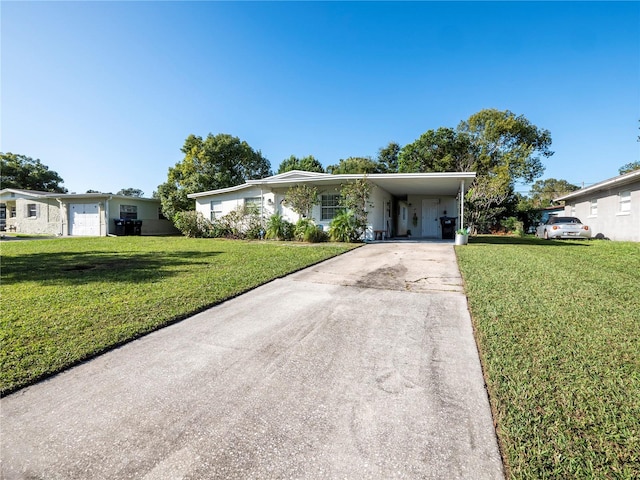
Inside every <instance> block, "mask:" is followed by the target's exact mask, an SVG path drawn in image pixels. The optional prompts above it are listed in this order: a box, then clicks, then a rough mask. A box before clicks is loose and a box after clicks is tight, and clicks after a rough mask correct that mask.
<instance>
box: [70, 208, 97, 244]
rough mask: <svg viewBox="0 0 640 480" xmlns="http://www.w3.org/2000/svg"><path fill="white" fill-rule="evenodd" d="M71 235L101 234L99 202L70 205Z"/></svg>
mask: <svg viewBox="0 0 640 480" xmlns="http://www.w3.org/2000/svg"><path fill="white" fill-rule="evenodd" d="M69 224H70V226H71V229H70V231H69V235H73V236H95V237H98V236H100V207H99V206H98V204H97V203H72V204H70V205H69Z"/></svg>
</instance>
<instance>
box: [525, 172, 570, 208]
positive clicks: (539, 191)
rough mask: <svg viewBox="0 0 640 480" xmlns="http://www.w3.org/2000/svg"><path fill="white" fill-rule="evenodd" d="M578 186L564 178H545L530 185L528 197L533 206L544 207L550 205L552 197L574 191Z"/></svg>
mask: <svg viewBox="0 0 640 480" xmlns="http://www.w3.org/2000/svg"><path fill="white" fill-rule="evenodd" d="M579 188H580V187H578V186H576V185H573V184H571V183H569V182H567V181H566V180H556V179H555V178H547V179H545V180H538V181H536V183H534V184H533V185H532V186H531V190H530V191H529V197H531V201H532V205H533V207H534V208H545V207H549V206H551V202H552V201H553V199H554V198H557V197H561V196H563V195H566V194H568V193H571V192H574V191H576V190H578V189H579Z"/></svg>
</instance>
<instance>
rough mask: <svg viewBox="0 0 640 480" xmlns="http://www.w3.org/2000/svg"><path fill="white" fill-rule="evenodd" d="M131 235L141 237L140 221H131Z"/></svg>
mask: <svg viewBox="0 0 640 480" xmlns="http://www.w3.org/2000/svg"><path fill="white" fill-rule="evenodd" d="M133 234H134V235H142V220H134V221H133Z"/></svg>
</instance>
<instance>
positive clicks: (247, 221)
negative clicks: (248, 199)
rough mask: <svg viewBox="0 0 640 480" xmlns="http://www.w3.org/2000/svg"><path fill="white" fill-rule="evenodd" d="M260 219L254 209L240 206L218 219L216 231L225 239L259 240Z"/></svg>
mask: <svg viewBox="0 0 640 480" xmlns="http://www.w3.org/2000/svg"><path fill="white" fill-rule="evenodd" d="M261 220H262V219H261V218H260V212H259V211H258V209H257V208H256V207H247V206H246V205H242V206H240V207H238V208H236V209H235V210H233V211H231V212H229V213H227V214H226V215H225V216H224V217H222V218H220V220H219V221H218V222H216V224H217V230H218V231H219V232H220V233H221V234H222V235H220V236H223V237H226V238H251V239H253V238H260V237H261V233H262V221H261Z"/></svg>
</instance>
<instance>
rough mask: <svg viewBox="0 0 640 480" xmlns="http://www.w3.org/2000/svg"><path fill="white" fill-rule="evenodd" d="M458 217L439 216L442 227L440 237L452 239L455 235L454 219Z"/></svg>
mask: <svg viewBox="0 0 640 480" xmlns="http://www.w3.org/2000/svg"><path fill="white" fill-rule="evenodd" d="M457 218H458V217H447V216H444V217H440V226H441V227H442V239H443V240H445V239H448V240H453V239H454V238H455V237H456V219H457Z"/></svg>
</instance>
